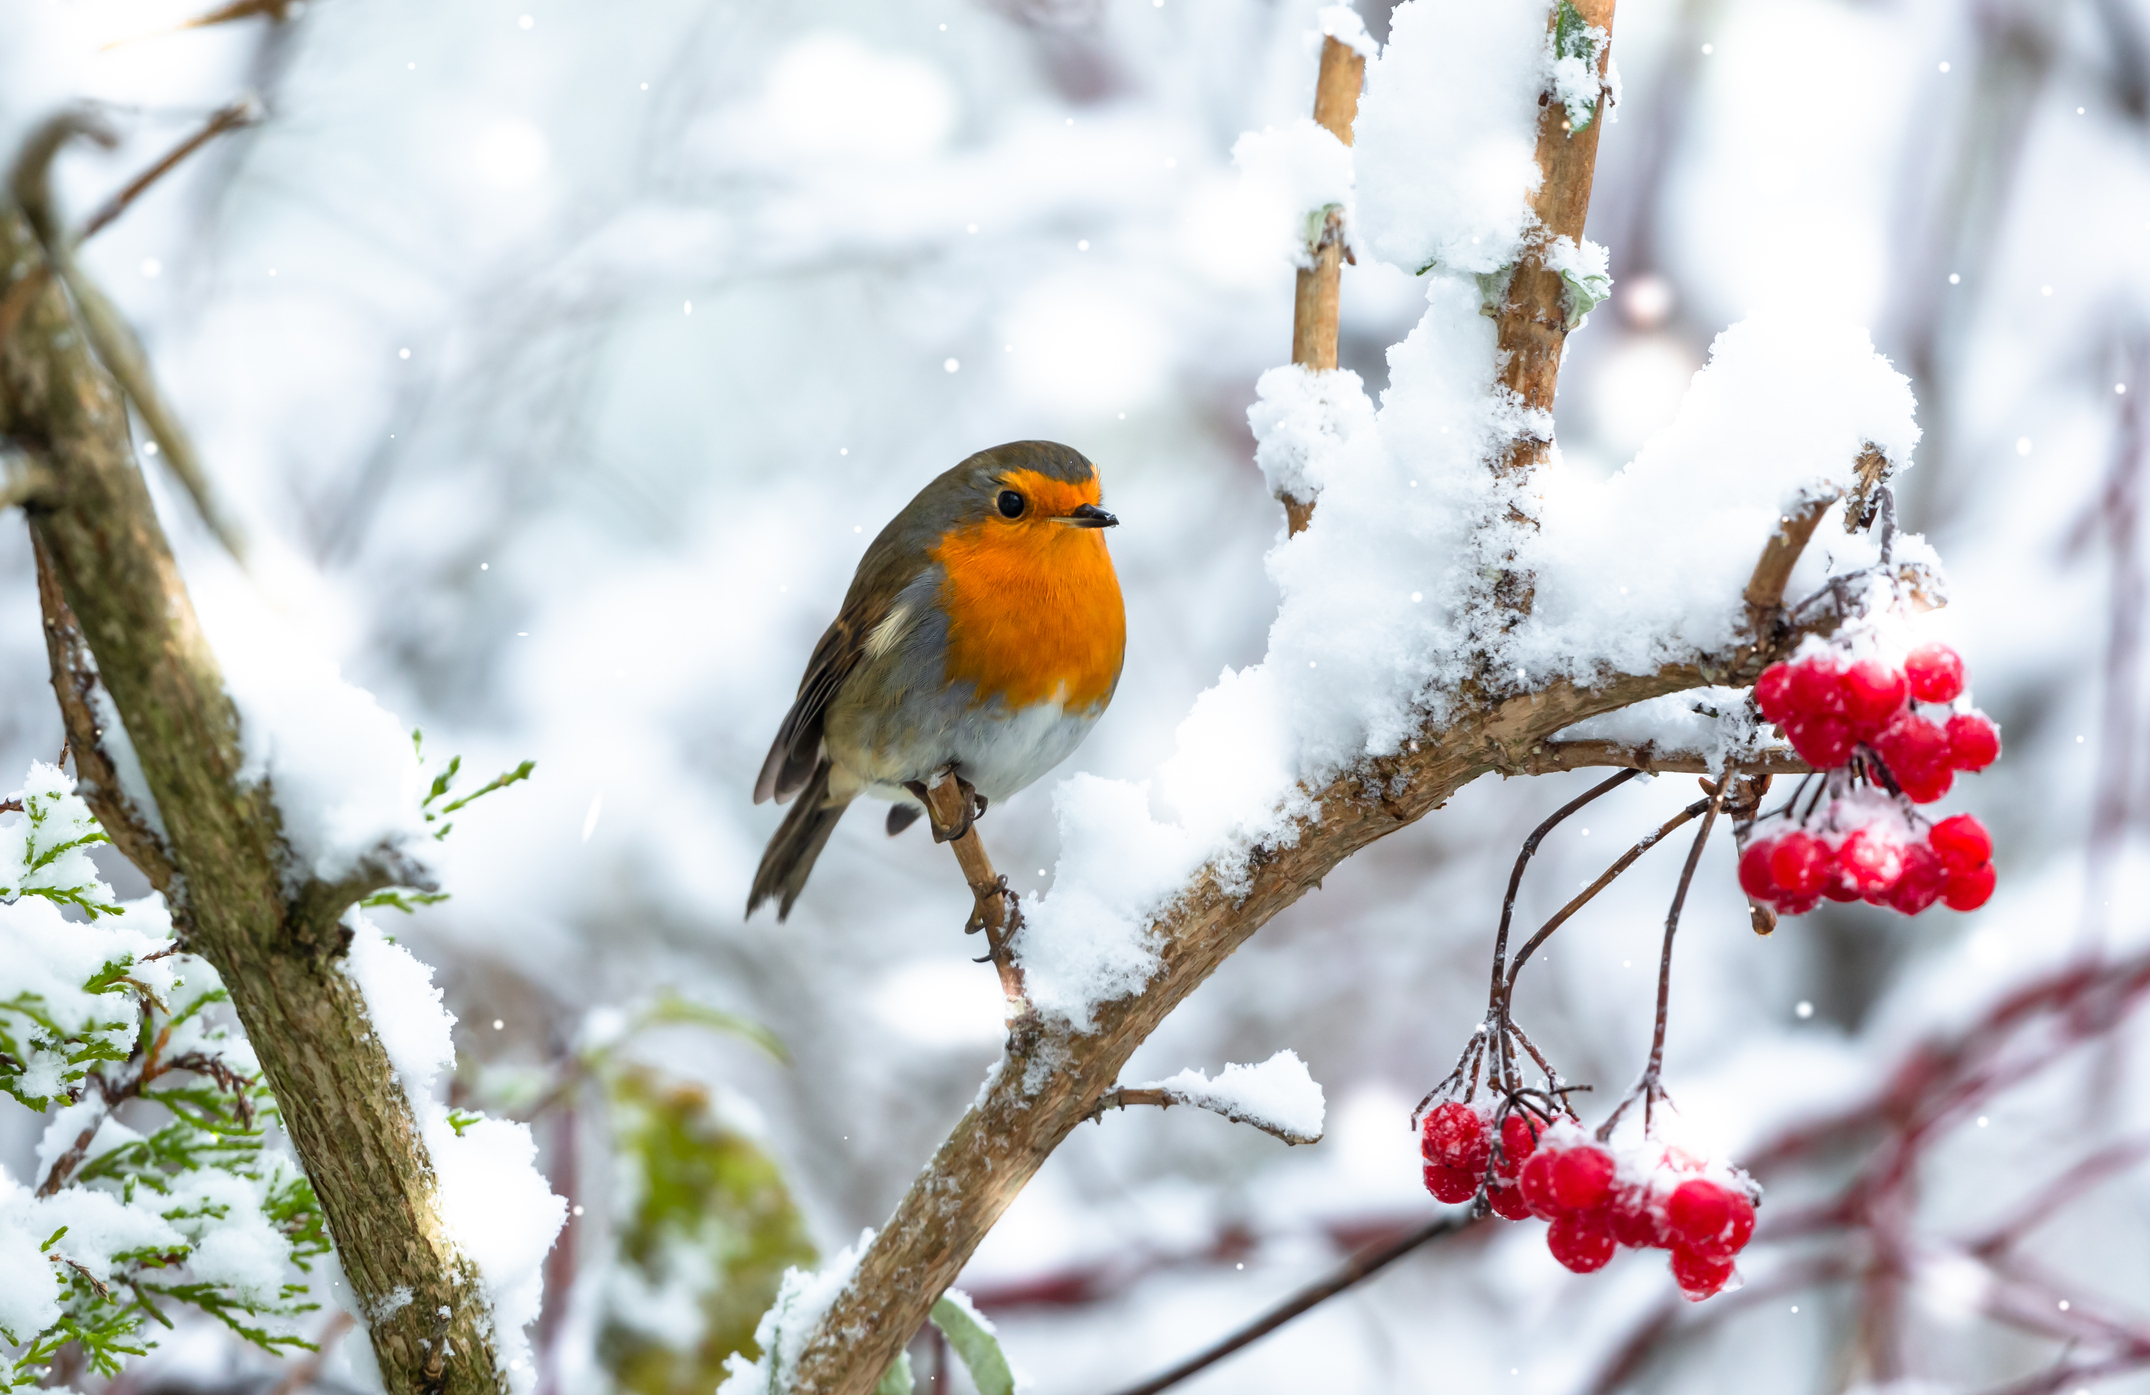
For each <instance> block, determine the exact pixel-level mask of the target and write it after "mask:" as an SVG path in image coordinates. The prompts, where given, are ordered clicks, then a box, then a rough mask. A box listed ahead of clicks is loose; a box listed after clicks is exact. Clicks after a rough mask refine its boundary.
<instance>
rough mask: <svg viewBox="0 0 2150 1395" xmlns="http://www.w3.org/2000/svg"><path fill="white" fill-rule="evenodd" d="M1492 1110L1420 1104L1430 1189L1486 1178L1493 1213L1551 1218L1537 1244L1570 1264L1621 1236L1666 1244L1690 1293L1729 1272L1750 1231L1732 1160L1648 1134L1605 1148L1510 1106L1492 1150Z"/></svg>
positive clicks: (1452, 1189) (1458, 1197)
mask: <svg viewBox="0 0 2150 1395" xmlns="http://www.w3.org/2000/svg"><path fill="white" fill-rule="evenodd" d="M1492 1121H1493V1109H1492V1107H1491V1106H1490V1105H1469V1104H1462V1103H1458V1102H1456V1101H1453V1100H1451V1101H1448V1102H1447V1103H1444V1104H1439V1105H1436V1106H1434V1108H1433V1109H1432V1110H1431V1111H1430V1112H1428V1114H1427V1115H1426V1123H1425V1134H1424V1145H1423V1153H1424V1157H1425V1160H1426V1190H1428V1191H1430V1192H1432V1193H1433V1195H1434V1197H1435V1199H1437V1200H1440V1201H1447V1202H1458V1201H1468V1200H1470V1199H1471V1197H1472V1196H1474V1195H1475V1194H1476V1193H1477V1191H1478V1187H1479V1184H1480V1183H1481V1182H1484V1183H1486V1204H1487V1205H1489V1206H1490V1207H1492V1208H1493V1211H1494V1213H1495V1214H1497V1215H1500V1216H1504V1217H1506V1218H1507V1219H1509V1220H1511V1221H1520V1220H1525V1219H1527V1218H1529V1217H1533V1216H1535V1217H1538V1218H1539V1219H1541V1220H1546V1221H1550V1222H1551V1223H1552V1224H1551V1225H1550V1226H1548V1227H1547V1229H1546V1234H1545V1244H1546V1248H1547V1249H1548V1250H1550V1251H1551V1252H1552V1255H1553V1258H1554V1259H1557V1260H1559V1261H1560V1262H1561V1263H1562V1264H1563V1265H1566V1266H1567V1267H1568V1268H1569V1269H1572V1270H1574V1271H1575V1272H1576V1273H1578V1274H1589V1273H1592V1272H1594V1271H1596V1270H1599V1269H1602V1268H1604V1267H1605V1265H1606V1264H1607V1263H1608V1262H1610V1261H1611V1259H1612V1257H1613V1252H1614V1251H1615V1250H1616V1249H1617V1248H1618V1247H1620V1246H1622V1245H1625V1246H1627V1247H1628V1248H1630V1249H1637V1250H1641V1249H1661V1250H1670V1251H1671V1252H1672V1276H1673V1278H1674V1279H1675V1280H1676V1281H1677V1282H1678V1283H1679V1285H1680V1291H1681V1292H1682V1293H1684V1294H1686V1295H1687V1296H1688V1297H1689V1298H1691V1299H1694V1300H1696V1301H1698V1302H1699V1301H1700V1300H1702V1299H1704V1298H1708V1297H1709V1296H1710V1295H1711V1294H1714V1293H1716V1292H1718V1291H1719V1290H1721V1289H1723V1288H1724V1286H1725V1285H1726V1284H1727V1283H1729V1282H1731V1279H1732V1270H1733V1262H1734V1259H1735V1257H1736V1256H1737V1255H1738V1254H1739V1252H1740V1251H1741V1250H1742V1249H1743V1248H1745V1247H1746V1244H1747V1240H1748V1238H1749V1237H1750V1236H1752V1235H1753V1234H1754V1203H1755V1197H1756V1194H1757V1193H1756V1189H1755V1187H1754V1184H1753V1183H1752V1182H1750V1181H1749V1180H1747V1178H1746V1176H1745V1175H1744V1174H1742V1173H1740V1172H1739V1171H1738V1170H1737V1169H1735V1168H1729V1167H1721V1166H1720V1167H1711V1166H1709V1165H1708V1164H1706V1163H1704V1162H1703V1161H1702V1160H1701V1159H1698V1158H1695V1157H1693V1156H1691V1155H1689V1154H1687V1153H1685V1152H1682V1151H1681V1150H1679V1149H1677V1148H1669V1147H1666V1146H1665V1145H1664V1144H1661V1143H1658V1142H1656V1141H1655V1140H1651V1139H1644V1140H1642V1141H1641V1142H1640V1143H1637V1144H1634V1145H1631V1146H1628V1147H1624V1148H1622V1149H1621V1150H1620V1151H1619V1153H1618V1154H1617V1155H1616V1153H1615V1152H1614V1150H1613V1149H1610V1148H1607V1147H1605V1146H1604V1145H1602V1144H1599V1143H1597V1142H1595V1141H1593V1140H1592V1139H1591V1138H1590V1136H1589V1135H1588V1134H1586V1133H1584V1132H1583V1131H1582V1130H1581V1129H1580V1128H1578V1127H1577V1126H1576V1125H1574V1124H1573V1123H1570V1122H1568V1121H1566V1120H1556V1121H1554V1122H1553V1123H1551V1124H1549V1125H1548V1124H1540V1123H1538V1122H1537V1121H1535V1120H1533V1119H1531V1118H1529V1117H1527V1116H1526V1115H1525V1114H1524V1113H1523V1112H1522V1111H1521V1110H1510V1111H1509V1113H1508V1115H1507V1117H1506V1118H1504V1119H1503V1120H1502V1121H1501V1129H1500V1135H1501V1146H1500V1156H1499V1158H1498V1159H1497V1160H1496V1159H1495V1158H1494V1157H1493V1147H1492ZM1489 1164H1490V1167H1491V1175H1490V1177H1489V1176H1488V1165H1489ZM1705 1174H1708V1175H1705Z"/></svg>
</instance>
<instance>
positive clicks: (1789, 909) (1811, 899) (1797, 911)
mask: <svg viewBox="0 0 2150 1395" xmlns="http://www.w3.org/2000/svg"><path fill="white" fill-rule="evenodd" d="M1821 899H1822V898H1821V897H1819V896H1779V897H1778V898H1777V905H1776V910H1777V914H1778V915H1805V914H1806V913H1807V912H1808V911H1811V910H1813V909H1814V908H1815V907H1816V906H1817V905H1819V904H1821Z"/></svg>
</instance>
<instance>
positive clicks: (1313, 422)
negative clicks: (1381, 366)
mask: <svg viewBox="0 0 2150 1395" xmlns="http://www.w3.org/2000/svg"><path fill="white" fill-rule="evenodd" d="M1254 396H1255V402H1254V405H1253V406H1251V407H1249V408H1247V425H1248V426H1250V427H1252V428H1253V430H1254V439H1255V442H1256V444H1255V448H1254V463H1255V464H1257V465H1259V466H1261V467H1262V474H1263V476H1264V477H1265V478H1267V479H1268V481H1269V492H1270V493H1272V494H1274V495H1276V496H1277V497H1278V498H1280V499H1296V500H1298V501H1299V502H1301V503H1312V502H1313V501H1314V500H1315V499H1316V498H1317V497H1319V495H1320V494H1321V489H1322V485H1323V484H1324V483H1326V482H1327V480H1328V478H1329V474H1330V472H1331V471H1332V470H1335V469H1337V468H1339V466H1340V465H1341V464H1342V462H1343V461H1344V460H1346V459H1347V458H1348V457H1349V454H1350V444H1351V440H1352V438H1353V437H1355V436H1358V435H1360V434H1361V433H1369V434H1370V433H1371V432H1372V431H1373V429H1374V404H1373V402H1372V400H1371V399H1369V398H1368V397H1367V395H1366V389H1365V387H1364V386H1363V385H1362V384H1361V383H1360V381H1359V375H1358V374H1356V373H1354V372H1352V371H1351V370H1350V369H1348V368H1337V369H1332V370H1330V371H1328V372H1321V371H1317V370H1315V369H1311V368H1302V367H1300V366H1299V365H1298V364H1296V363H1287V364H1285V365H1284V366H1282V367H1280V368H1272V369H1270V370H1269V371H1268V372H1266V373H1264V374H1262V376H1261V379H1260V380H1259V381H1258V382H1256V383H1255V385H1254Z"/></svg>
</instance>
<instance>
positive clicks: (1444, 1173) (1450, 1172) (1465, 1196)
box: [1426, 1163, 1480, 1205]
mask: <svg viewBox="0 0 2150 1395" xmlns="http://www.w3.org/2000/svg"><path fill="white" fill-rule="evenodd" d="M1479 1176H1480V1174H1479V1173H1476V1172H1465V1171H1464V1170H1463V1169H1462V1168H1460V1167H1443V1166H1441V1165H1440V1164H1439V1163H1427V1164H1426V1190H1427V1191H1429V1192H1432V1193H1433V1199H1434V1200H1435V1201H1446V1202H1448V1203H1450V1204H1451V1205H1453V1204H1454V1203H1456V1202H1458V1201H1469V1200H1470V1199H1471V1198H1472V1197H1474V1196H1476V1195H1477V1194H1478V1178H1479Z"/></svg>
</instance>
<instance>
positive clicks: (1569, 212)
mask: <svg viewBox="0 0 2150 1395" xmlns="http://www.w3.org/2000/svg"><path fill="white" fill-rule="evenodd" d="M1613 3H1614V0H1574V8H1575V11H1576V13H1577V14H1579V15H1580V16H1581V17H1582V21H1583V23H1584V24H1586V25H1589V26H1590V27H1591V28H1594V29H1602V30H1604V31H1605V32H1606V34H1608V35H1610V34H1611V33H1612V24H1613ZM1559 12H1560V7H1559V6H1556V7H1555V8H1554V19H1553V22H1554V23H1555V24H1557V23H1558V22H1559ZM1611 54H1612V45H1611V44H1610V43H1607V44H1605V45H1604V46H1603V47H1602V48H1601V50H1600V52H1599V54H1598V77H1599V78H1600V80H1602V79H1603V78H1604V76H1605V64H1606V63H1607V62H1608V61H1609V59H1610V57H1611ZM1538 106H1539V115H1538V152H1537V155H1538V170H1539V173H1540V174H1542V175H1543V176H1544V179H1543V182H1541V183H1540V184H1539V186H1538V192H1537V193H1536V194H1534V195H1532V196H1531V200H1530V211H1531V212H1532V213H1533V214H1535V215H1536V217H1537V221H1538V225H1539V232H1538V236H1537V238H1536V239H1534V240H1533V242H1532V244H1531V245H1530V246H1529V247H1528V248H1526V249H1525V251H1524V253H1523V260H1522V261H1521V262H1519V263H1517V265H1516V268H1515V275H1514V276H1513V277H1512V278H1511V279H1510V281H1509V283H1508V294H1507V297H1506V299H1504V300H1503V301H1502V303H1501V308H1500V315H1499V321H1498V323H1499V329H1498V334H1499V344H1500V352H1499V355H1498V358H1497V362H1498V363H1499V365H1500V366H1499V369H1498V371H1497V373H1496V375H1495V379H1494V381H1495V382H1497V383H1498V384H1499V385H1500V386H1501V387H1502V388H1505V389H1506V390H1507V391H1509V392H1511V393H1513V394H1515V396H1516V398H1517V399H1519V400H1520V403H1521V405H1522V406H1524V407H1527V408H1529V409H1531V410H1532V411H1539V412H1550V411H1552V410H1553V390H1554V388H1555V387H1556V386H1557V385H1558V383H1559V380H1560V352H1561V349H1562V348H1563V347H1564V346H1565V345H1566V344H1567V342H1568V297H1567V284H1566V282H1564V281H1563V280H1562V279H1561V277H1560V273H1559V272H1557V271H1554V270H1552V269H1551V268H1549V267H1548V266H1546V264H1545V258H1546V251H1547V247H1548V244H1549V243H1550V242H1551V241H1552V240H1553V239H1555V238H1563V237H1565V238H1572V239H1574V240H1576V241H1578V242H1580V241H1581V240H1582V236H1583V219H1584V216H1585V215H1586V214H1588V213H1589V211H1590V186H1591V183H1592V181H1593V179H1594V178H1595V175H1596V171H1597V161H1598V132H1599V131H1601V130H1602V129H1603V128H1604V126H1605V98H1604V95H1603V94H1602V93H1600V94H1599V97H1598V105H1597V110H1596V112H1595V114H1594V115H1593V116H1592V118H1591V120H1590V123H1589V124H1588V125H1586V126H1584V127H1583V128H1582V129H1581V130H1580V131H1578V130H1574V129H1572V127H1571V124H1570V122H1569V121H1568V115H1567V112H1566V110H1565V109H1564V108H1563V107H1562V106H1561V104H1560V103H1559V102H1558V101H1556V100H1554V98H1553V94H1552V93H1550V92H1541V93H1539V94H1538ZM1551 446H1552V442H1551V441H1550V440H1541V439H1537V438H1525V439H1522V440H1518V441H1517V442H1515V444H1514V445H1512V446H1510V447H1509V450H1508V454H1507V458H1506V459H1505V460H1503V461H1502V462H1501V465H1500V472H1501V473H1502V474H1503V475H1524V474H1528V473H1529V472H1530V471H1531V470H1532V469H1534V468H1535V467H1536V466H1537V465H1538V464H1539V462H1540V461H1542V460H1543V459H1544V458H1545V453H1546V451H1547V450H1548V449H1550V448H1551Z"/></svg>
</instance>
